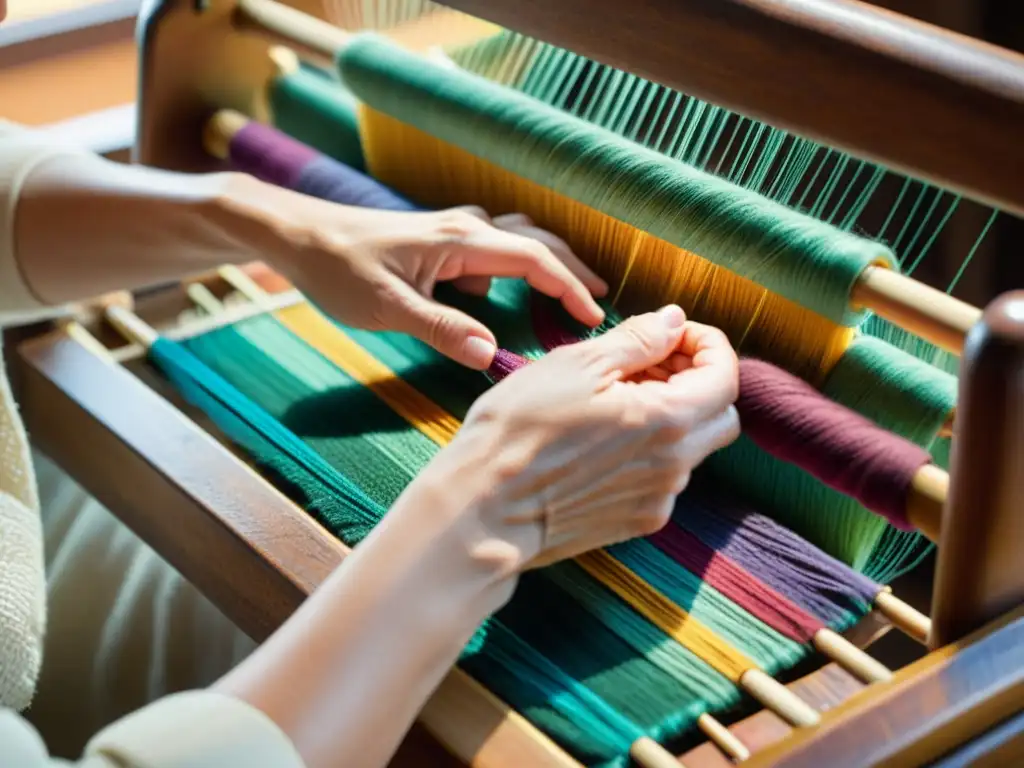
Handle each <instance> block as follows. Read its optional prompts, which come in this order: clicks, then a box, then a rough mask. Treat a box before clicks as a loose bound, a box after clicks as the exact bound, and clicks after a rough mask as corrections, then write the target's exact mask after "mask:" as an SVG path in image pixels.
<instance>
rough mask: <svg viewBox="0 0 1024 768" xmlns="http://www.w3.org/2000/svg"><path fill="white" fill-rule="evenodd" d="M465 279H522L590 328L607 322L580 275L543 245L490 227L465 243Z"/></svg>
mask: <svg viewBox="0 0 1024 768" xmlns="http://www.w3.org/2000/svg"><path fill="white" fill-rule="evenodd" d="M463 244H464V246H465V247H466V252H465V253H464V254H461V256H462V270H461V274H462V275H463V276H470V275H475V276H486V277H520V278H523V279H525V280H526V282H527V283H529V284H530V285H531V286H532V287H534V288H536V289H537V290H538V291H540V292H541V293H543V294H545V295H547V296H550V297H551V298H553V299H557V300H559V301H561V302H562V305H563V306H564V307H565V309H566V310H567V311H568V312H569V314H571V315H572V316H573V317H575V318H576V319H577V320H578V321H580V322H581V323H584V324H585V325H588V326H590V327H593V326H596V325H598V324H599V323H600V322H601V321H602V320H604V311H603V310H602V309H601V308H600V306H598V304H597V302H596V301H595V300H594V297H593V295H592V294H591V292H590V291H589V290H588V289H587V286H586V285H584V283H583V281H582V280H581V279H580V277H579V276H577V275H575V274H573V272H572V270H571V269H569V267H567V266H566V265H565V264H564V263H563V262H562V261H560V260H559V259H558V257H557V256H555V254H554V253H552V251H551V250H550V249H549V248H548V247H547V246H546V245H545V244H544V243H542V242H540V241H539V240H535V239H533V238H531V237H526V236H524V235H520V234H516V233H514V232H506V231H503V230H500V229H497V228H496V227H491V226H489V227H486V228H483V229H481V230H479V231H477V232H474V233H472V234H471V235H470V236H469V237H467V238H466V239H465V240H464V241H463Z"/></svg>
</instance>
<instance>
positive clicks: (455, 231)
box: [438, 208, 487, 240]
mask: <svg viewBox="0 0 1024 768" xmlns="http://www.w3.org/2000/svg"><path fill="white" fill-rule="evenodd" d="M479 210H480V211H481V213H482V211H483V209H479ZM486 224H487V219H486V214H483V215H482V216H478V215H475V214H474V213H473V212H472V211H471V210H468V209H466V208H451V209H449V210H447V211H442V212H441V213H440V214H438V232H439V234H440V235H441V236H442V237H443V238H445V239H448V240H463V239H465V238H466V237H468V236H469V235H471V234H472V233H473V232H478V231H480V229H481V228H482V227H483V226H485V225H486Z"/></svg>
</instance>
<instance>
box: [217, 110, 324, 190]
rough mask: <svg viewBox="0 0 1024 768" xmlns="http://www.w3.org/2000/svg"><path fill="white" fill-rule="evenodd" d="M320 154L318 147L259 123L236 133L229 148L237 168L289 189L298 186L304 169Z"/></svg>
mask: <svg viewBox="0 0 1024 768" xmlns="http://www.w3.org/2000/svg"><path fill="white" fill-rule="evenodd" d="M316 157H317V152H316V150H314V149H310V148H309V147H307V146H306V145H305V144H302V143H301V142H298V141H295V140H294V139H291V138H289V137H288V136H286V135H284V134H283V133H281V132H280V131H278V130H275V129H274V128H271V127H270V126H267V125H263V124H262V123H257V122H251V123H248V124H247V125H246V126H245V127H244V128H242V130H240V131H239V132H238V133H236V134H235V135H234V137H233V138H232V139H231V144H230V145H229V147H228V160H229V161H230V162H231V164H232V165H233V166H234V167H235V168H237V169H238V170H240V171H243V172H245V173H248V174H249V175H251V176H255V177H256V178H257V179H261V180H263V181H265V182H267V183H269V184H275V185H277V186H279V187H286V188H288V189H295V185H296V183H297V182H298V180H299V177H300V175H301V174H302V170H303V169H304V168H305V167H306V165H308V164H309V163H310V162H312V161H313V160H315V159H316Z"/></svg>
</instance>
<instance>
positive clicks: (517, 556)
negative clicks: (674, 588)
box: [379, 449, 529, 627]
mask: <svg viewBox="0 0 1024 768" xmlns="http://www.w3.org/2000/svg"><path fill="white" fill-rule="evenodd" d="M449 450H451V449H449ZM438 464H440V462H435V463H434V464H432V465H431V466H430V467H428V468H427V469H426V470H425V471H424V472H423V473H422V474H421V475H420V476H419V477H418V478H417V479H416V480H415V481H414V482H413V483H412V484H411V485H410V486H409V487H408V488H407V489H406V491H405V492H404V493H403V494H402V496H401V497H400V498H399V499H398V500H397V501H396V503H395V505H394V506H393V508H392V510H391V511H390V512H389V513H388V515H387V517H386V518H385V519H384V521H383V522H382V523H381V525H380V526H379V528H380V533H381V535H382V536H383V537H391V536H392V534H393V535H394V538H395V539H399V538H400V539H402V544H400V545H398V546H401V547H403V548H414V547H417V546H419V547H422V551H421V552H420V553H419V554H418V555H417V556H416V557H415V558H412V559H419V558H422V560H423V562H424V564H425V565H424V568H423V570H424V572H429V573H430V574H431V576H430V577H429V578H430V582H431V583H432V584H433V588H435V589H438V590H441V591H443V592H444V593H445V594H447V595H449V596H450V597H452V598H453V600H452V602H451V604H450V605H449V609H450V610H451V611H452V615H451V616H449V618H450V619H451V620H452V621H454V622H455V623H463V622H468V623H469V624H472V625H473V627H475V626H477V625H478V624H479V622H480V621H482V620H483V619H484V618H486V617H487V616H488V615H490V614H491V613H493V612H495V611H497V610H499V609H500V608H501V607H502V606H503V605H504V604H505V603H506V602H507V601H508V599H509V598H510V597H511V596H512V592H513V591H514V589H515V585H516V582H517V579H518V575H519V572H520V571H521V570H522V567H523V565H524V564H525V562H526V561H527V560H528V557H529V556H528V555H527V554H525V553H524V552H523V550H522V548H521V547H520V546H518V545H517V543H516V542H514V541H510V540H509V538H508V537H506V536H503V535H502V532H501V530H500V529H499V527H498V526H494V525H493V524H491V521H490V520H488V516H487V515H486V514H485V510H487V509H488V508H489V506H490V505H491V503H492V500H491V498H490V496H491V494H490V493H489V492H488V491H486V490H483V489H480V488H479V487H475V486H477V485H478V484H477V483H474V482H472V481H468V480H467V479H466V475H467V474H470V473H471V470H470V468H468V467H465V466H463V467H462V468H461V471H450V470H449V468H448V467H445V466H435V465H438ZM411 542H419V544H418V545H416V544H412V543H411ZM427 563H429V565H426V564H427Z"/></svg>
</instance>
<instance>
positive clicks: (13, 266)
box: [0, 131, 88, 312]
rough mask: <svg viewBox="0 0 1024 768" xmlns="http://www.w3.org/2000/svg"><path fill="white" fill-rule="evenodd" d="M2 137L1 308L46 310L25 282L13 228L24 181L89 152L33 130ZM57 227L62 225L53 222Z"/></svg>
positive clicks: (0, 149)
mask: <svg viewBox="0 0 1024 768" xmlns="http://www.w3.org/2000/svg"><path fill="white" fill-rule="evenodd" d="M3 134H4V135H2V136H0V307H2V308H3V311H4V312H24V311H26V310H29V311H31V310H38V309H43V308H46V305H45V304H44V303H43V302H41V301H40V300H39V297H37V296H36V295H35V294H34V293H33V292H32V290H31V288H29V286H28V284H27V283H26V282H25V278H24V275H23V274H22V271H21V267H20V265H19V264H18V258H17V253H16V252H15V236H14V231H15V230H14V225H15V216H16V214H17V208H18V199H19V197H20V195H21V190H22V187H24V185H25V180H26V179H28V177H29V175H30V174H31V173H32V171H33V170H35V169H36V168H37V167H38V166H39V165H41V164H42V163H44V162H48V161H50V160H54V159H57V158H60V157H80V156H82V155H84V154H88V153H87V152H86V150H84V149H80V148H77V147H73V146H65V145H60V144H54V143H53V142H52V141H47V140H45V139H44V138H43V137H41V136H38V135H36V134H34V133H32V132H31V131H18V132H14V133H13V135H12V134H9V133H7V132H6V131H5V132H3ZM54 226H61V223H60V222H54Z"/></svg>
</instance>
